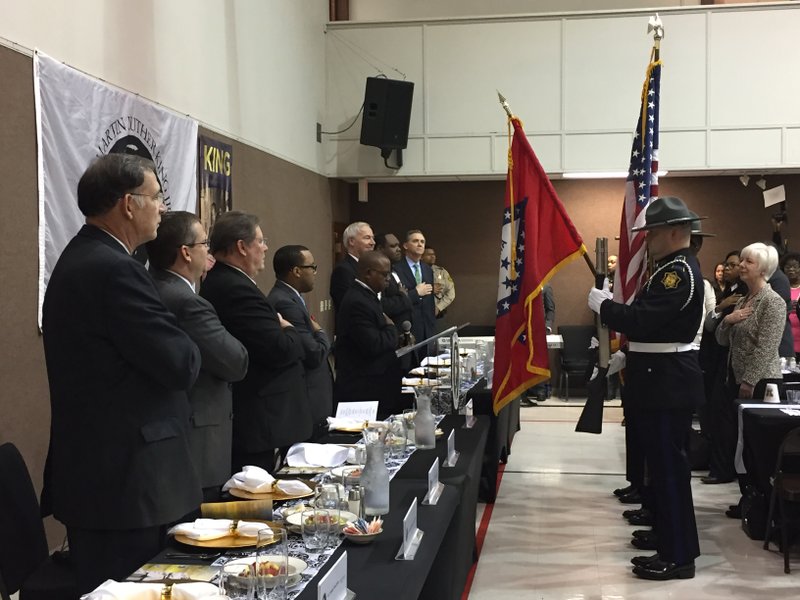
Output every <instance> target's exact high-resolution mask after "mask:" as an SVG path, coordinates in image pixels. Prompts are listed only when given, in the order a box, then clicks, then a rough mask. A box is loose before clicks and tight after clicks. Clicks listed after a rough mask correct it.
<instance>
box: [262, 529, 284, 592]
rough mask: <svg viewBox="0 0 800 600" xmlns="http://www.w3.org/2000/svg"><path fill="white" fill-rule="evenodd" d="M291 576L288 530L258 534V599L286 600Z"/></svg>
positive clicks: (269, 530) (266, 531) (273, 530)
mask: <svg viewBox="0 0 800 600" xmlns="http://www.w3.org/2000/svg"><path fill="white" fill-rule="evenodd" d="M288 574H289V543H288V541H287V537H286V530H285V529H282V528H279V527H273V528H268V529H262V530H260V531H259V532H258V538H257V541H256V578H255V579H256V597H257V598H258V600H286V597H287V591H286V588H287V583H288Z"/></svg>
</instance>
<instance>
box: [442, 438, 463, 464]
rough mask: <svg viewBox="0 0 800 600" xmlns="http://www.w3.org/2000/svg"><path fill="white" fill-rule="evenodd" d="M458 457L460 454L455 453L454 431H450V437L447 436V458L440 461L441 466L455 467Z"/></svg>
mask: <svg viewBox="0 0 800 600" xmlns="http://www.w3.org/2000/svg"><path fill="white" fill-rule="evenodd" d="M459 456H461V453H460V452H458V451H456V430H455V429H452V430H451V431H450V435H448V436H447V458H446V459H445V460H443V461H442V466H443V467H445V468H452V467H455V466H456V463H457V462H458V457H459Z"/></svg>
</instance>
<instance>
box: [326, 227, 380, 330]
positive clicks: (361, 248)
mask: <svg viewBox="0 0 800 600" xmlns="http://www.w3.org/2000/svg"><path fill="white" fill-rule="evenodd" d="M342 246H343V247H344V250H345V255H344V258H343V259H342V260H340V261H339V262H338V263H337V264H336V266H335V267H334V268H333V272H332V273H331V300H333V312H334V316H335V315H338V314H339V307H340V306H341V305H342V299H343V298H344V295H345V294H346V293H347V290H349V289H350V286H351V285H352V283H353V281H355V278H356V265H358V259H359V257H360V256H361V255H362V254H363V253H364V252H369V251H370V250H372V249H373V248H375V236H374V235H373V233H372V227H370V226H369V223H364V222H363V221H356V222H355V223H350V225H348V226H347V227H346V228H345V230H344V233H343V234H342Z"/></svg>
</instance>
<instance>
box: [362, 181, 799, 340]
mask: <svg viewBox="0 0 800 600" xmlns="http://www.w3.org/2000/svg"><path fill="white" fill-rule="evenodd" d="M767 180H768V183H769V186H770V187H771V186H773V185H778V184H780V183H785V184H786V189H787V195H789V196H790V197H791V193H792V190H793V189H798V188H800V176H784V177H778V176H769V177H767ZM554 185H555V188H556V191H557V192H558V194H559V197H560V198H561V200H562V202H563V203H564V205H565V207H566V209H567V212H568V213H569V215H570V216H571V218H572V220H573V222H574V223H575V226H576V227H577V229H578V231H579V232H580V233H581V235H582V236H583V239H584V243H585V244H586V247H587V248H588V249H589V251H590V253H591V257H592V259H593V260H594V247H595V238H597V237H599V236H605V237H608V238H609V252H611V253H614V254H616V249H617V246H618V242H616V241H615V240H614V237H616V236H617V235H619V220H620V212H621V209H622V197H623V187H624V181H623V180H621V179H616V180H597V181H588V180H561V181H555V182H554ZM504 189H505V182H502V181H497V182H460V183H402V184H394V183H388V184H370V186H369V202H368V203H365V204H364V203H359V202H355V201H353V202H352V205H351V214H352V216H353V218H354V219H363V220H365V221H367V222H369V223H370V224H372V226H373V228H374V229H375V231H376V232H379V231H384V232H385V231H392V232H394V233H396V234H398V236H400V235H402V234H403V233H404V232H405V231H406V230H407V229H411V228H419V229H422V230H423V232H424V233H425V235H426V238H427V240H428V243H429V244H430V245H432V246H433V247H434V248H435V250H436V253H437V257H438V262H439V264H441V265H442V266H443V267H445V268H446V269H447V270H448V271H449V272H450V274H451V275H452V276H453V279H454V280H455V283H456V300H455V302H454V303H453V304H452V305H451V306H452V308H451V309H450V310H449V311H448V318H449V319H450V322H451V323H453V324H455V323H459V324H460V323H464V322H467V321H470V322H471V323H473V324H479V325H490V324H494V303H495V299H496V294H497V272H498V266H499V264H498V261H499V250H500V225H501V220H500V219H501V212H502V207H503V197H504ZM661 193H662V195H665V196H666V195H676V196H679V197H681V198H683V199H684V200H685V201H686V202H687V204H689V207H690V208H691V209H692V210H694V211H695V212H697V213H698V214H701V215H703V216H706V215H707V216H709V217H710V219H708V220H706V221H704V222H703V227H704V229H705V230H706V231H708V232H712V233H716V234H717V237H716V238H708V239H707V240H706V242H705V245H704V248H703V251H702V252H701V254H700V262H701V265H702V267H703V273H704V274H705V275H706V276H708V277H710V276H711V275H712V271H713V268H714V265H715V263H716V262H717V261H719V260H721V259H722V258H723V257H724V255H725V254H726V253H727V252H728V251H729V250H733V249H736V248H741V247H743V246H745V245H746V244H748V243H750V242H754V241H769V240H770V239H771V236H772V225H771V223H770V215H771V214H772V213H773V212H775V207H773V208H770V209H765V208H763V201H762V197H761V190H759V189H758V188H756V187H755V186H754V185H753V182H752V181H751V183H750V186H749V187H747V188H745V187H742V185H741V183H739V180H738V178H737V177H733V176H727V177H684V178H672V177H669V176H668V177H665V178H663V179H662V181H661ZM788 204H789V215H790V219H792V221H791V222H790V224H789V227H788V229H787V231H788V232H789V234H790V237H792V238H793V239H794V240H795V245H794V247H795V248H796V249H800V209H795V211H796V212H795V213H794V214H793V213H792V204H791V201H790V202H789V203H788ZM552 283H553V292H554V294H555V300H556V324H557V325H572V324H586V323H590V322H591V316H590V313H589V310H588V309H587V308H586V292H587V291H588V289H589V287H590V286H591V285H592V278H591V276H590V273H589V270H588V268H587V266H586V264H585V263H584V261H583V260H580V261H576V262H574V263H572V264H571V265H569V266H567V267H566V268H564V269H563V270H562V271H560V272H559V273H558V274H557V275H556V276H555V278H554V280H553V282H552Z"/></svg>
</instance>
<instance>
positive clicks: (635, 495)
mask: <svg viewBox="0 0 800 600" xmlns="http://www.w3.org/2000/svg"><path fill="white" fill-rule="evenodd" d="M619 501H620V502H622V503H623V504H641V503H642V495H641V494H640V493H639V490H633V491H632V492H628V493H627V494H625V495H624V496H619Z"/></svg>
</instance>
